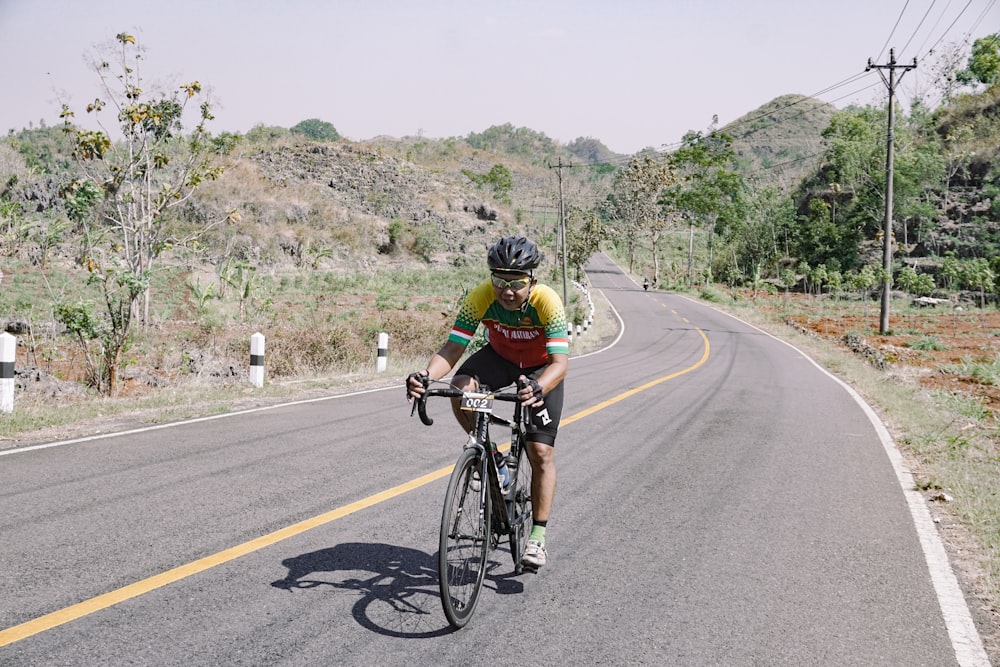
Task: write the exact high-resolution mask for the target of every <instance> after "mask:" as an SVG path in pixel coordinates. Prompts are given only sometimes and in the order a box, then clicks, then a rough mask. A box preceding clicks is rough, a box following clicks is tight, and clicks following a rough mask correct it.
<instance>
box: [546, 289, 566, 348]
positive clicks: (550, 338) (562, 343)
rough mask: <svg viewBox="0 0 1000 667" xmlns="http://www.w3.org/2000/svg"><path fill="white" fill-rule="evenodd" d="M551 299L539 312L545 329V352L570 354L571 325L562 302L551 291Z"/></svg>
mask: <svg viewBox="0 0 1000 667" xmlns="http://www.w3.org/2000/svg"><path fill="white" fill-rule="evenodd" d="M549 292H551V294H550V295H549V298H547V299H545V300H544V301H543V302H542V308H541V310H540V312H539V316H540V317H541V320H542V323H543V326H544V327H545V351H546V352H547V353H548V354H569V330H568V327H569V323H568V322H567V320H566V309H565V307H564V306H563V303H562V300H561V299H560V298H559V296H558V295H557V294H556V293H555V290H552V289H550V290H549Z"/></svg>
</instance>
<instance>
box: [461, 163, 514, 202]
mask: <svg viewBox="0 0 1000 667" xmlns="http://www.w3.org/2000/svg"><path fill="white" fill-rule="evenodd" d="M462 174H464V175H465V177H466V178H468V179H469V180H470V181H472V182H473V183H475V184H476V185H477V186H479V187H485V188H489V190H490V192H492V193H493V196H494V197H496V199H497V200H498V201H501V202H503V203H505V204H510V191H511V189H512V188H513V187H514V177H513V176H512V175H511V173H510V169H508V168H507V167H505V166H503V165H502V164H495V165H493V168H492V169H490V170H489V171H488V172H486V173H485V174H477V173H475V172H474V171H471V170H469V169H463V170H462Z"/></svg>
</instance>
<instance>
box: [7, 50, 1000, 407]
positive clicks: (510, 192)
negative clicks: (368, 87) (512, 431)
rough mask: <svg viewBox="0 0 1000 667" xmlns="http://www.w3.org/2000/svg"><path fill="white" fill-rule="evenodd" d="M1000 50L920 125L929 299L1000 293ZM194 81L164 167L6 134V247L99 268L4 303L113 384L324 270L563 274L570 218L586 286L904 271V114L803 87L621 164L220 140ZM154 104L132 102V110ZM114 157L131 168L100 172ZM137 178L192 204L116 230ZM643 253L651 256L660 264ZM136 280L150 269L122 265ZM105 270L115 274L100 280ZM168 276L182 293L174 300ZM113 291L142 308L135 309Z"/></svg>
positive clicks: (914, 271) (176, 105)
mask: <svg viewBox="0 0 1000 667" xmlns="http://www.w3.org/2000/svg"><path fill="white" fill-rule="evenodd" d="M120 45H121V46H122V47H128V46H130V44H129V43H128V42H127V41H126V42H124V43H121V44H120ZM995 51H996V42H995V41H991V40H981V41H980V42H977V44H976V46H975V47H974V48H973V52H972V55H971V56H970V57H969V60H968V62H967V63H965V64H963V67H962V68H961V70H960V71H955V69H952V70H951V71H950V72H948V73H947V76H949V77H951V79H954V80H955V81H958V80H961V81H964V82H965V86H966V87H965V88H964V89H962V88H961V87H954V88H951V89H950V90H952V91H953V92H952V94H951V96H950V97H949V98H947V99H946V100H945V102H944V103H943V104H942V105H940V106H939V107H937V108H934V109H930V108H927V107H925V106H923V104H921V103H917V104H915V105H914V106H913V107H912V108H911V109H909V110H908V111H901V112H900V116H899V118H898V119H897V123H896V128H897V129H896V165H895V166H896V169H895V212H896V215H895V218H894V220H895V224H894V241H895V259H896V262H895V265H894V267H893V276H892V279H893V280H894V281H895V285H896V286H897V287H900V288H903V289H907V290H910V291H912V292H913V293H914V294H926V295H938V296H947V294H949V293H954V291H955V290H970V291H974V292H975V294H976V296H977V301H978V303H980V304H986V303H989V302H991V301H992V300H994V299H995V298H996V289H997V282H998V281H997V280H996V276H997V273H998V271H1000V265H998V261H1000V260H998V256H1000V252H998V250H1000V246H998V244H1000V225H998V223H997V220H998V217H1000V197H998V194H1000V180H998V169H997V159H996V158H997V152H998V137H1000V128H998V126H997V124H998V122H1000V121H998V115H1000V114H998V105H997V102H998V99H1000V89H998V87H997V85H996V83H995V81H993V77H995V72H994V70H993V69H992V68H991V63H992V62H993V61H992V60H991V58H993V57H994V54H995ZM135 71H138V70H137V69H136V70H135ZM126 83H127V82H126ZM955 85H956V86H958V85H959V84H957V83H956V84H955ZM134 89H135V90H136V91H138V89H139V86H138V84H135V86H134ZM179 91H180V93H181V95H180V97H177V96H170V95H167V96H162V97H159V98H153V99H151V100H149V101H148V102H145V104H146V106H145V107H140V106H135V108H136V109H144V110H145V111H143V112H142V113H139V114H138V115H133V114H130V113H126V114H124V115H122V116H120V118H119V122H122V123H125V130H127V132H126V136H135V137H139V136H140V135H139V134H138V132H143V133H145V134H144V135H143V136H145V137H147V138H148V139H150V140H154V141H158V142H160V144H159V147H156V145H155V144H154V143H147V144H140V145H142V146H152V147H153V148H152V149H151V150H150V152H149V153H148V155H147V157H148V159H147V160H146V161H145V162H144V163H143V164H145V165H147V166H145V167H141V168H138V169H137V168H136V167H134V166H132V167H130V166H128V165H124V164H121V163H113V162H109V160H108V159H107V158H108V157H111V156H120V155H126V154H130V153H129V152H128V148H129V144H128V143H127V142H118V143H113V142H111V141H110V139H107V137H108V134H107V133H91V132H89V131H87V130H83V129H81V128H77V127H75V126H72V125H70V124H67V125H66V126H65V127H62V128H60V127H47V126H44V125H43V126H40V127H36V128H29V129H24V130H22V131H20V132H13V133H11V134H10V136H8V137H7V138H6V140H5V141H4V142H2V143H0V167H2V169H3V179H2V183H0V255H2V256H5V257H7V258H10V259H11V261H14V260H16V261H18V262H26V263H27V264H28V265H31V266H35V267H38V268H39V269H41V270H43V271H44V272H45V274H46V275H47V276H48V277H49V278H50V279H49V280H48V282H49V285H50V286H51V285H52V284H56V283H58V282H59V281H58V280H56V276H57V274H58V275H59V276H60V277H62V276H67V275H70V276H75V278H73V280H71V281H70V284H74V281H75V284H76V286H77V289H73V290H66V291H65V292H64V293H56V292H55V291H54V290H52V289H51V288H50V289H49V290H48V293H42V294H34V295H33V299H32V301H31V307H30V308H23V307H19V306H18V303H22V304H23V303H24V301H23V300H22V301H20V302H14V301H13V299H15V297H13V296H9V295H11V294H12V293H11V292H8V293H7V294H8V297H7V298H8V299H9V300H7V301H0V306H3V311H4V315H5V316H6V317H7V318H9V319H19V320H24V321H28V320H41V321H45V322H52V324H53V326H55V327H56V328H58V327H59V326H62V327H69V331H70V332H71V333H72V334H74V335H75V336H77V338H78V339H80V338H82V339H83V340H84V341H85V345H84V351H85V352H86V353H87V354H92V353H95V352H96V350H95V349H94V348H100V351H99V354H98V357H101V358H103V360H104V361H103V367H102V368H98V366H99V365H100V364H97V363H95V364H94V366H95V373H96V374H92V377H91V379H90V382H91V383H92V384H93V385H94V386H101V387H102V388H104V389H105V390H107V389H108V388H109V387H110V386H111V385H112V384H113V379H114V377H115V375H116V371H113V370H111V369H112V368H113V367H114V366H115V365H116V364H117V363H119V362H117V361H116V359H117V358H120V354H117V356H116V353H115V352H114V351H113V350H114V348H115V347H116V346H119V345H120V346H121V347H122V349H121V350H119V353H120V352H122V351H124V348H125V347H127V346H128V339H129V336H128V327H124V326H123V325H124V324H125V323H126V322H127V321H131V320H129V319H128V318H131V317H133V316H136V319H137V321H139V322H140V323H141V324H142V325H143V327H144V328H146V327H148V326H149V325H157V324H159V323H162V322H164V321H169V320H175V319H178V320H185V321H190V320H192V319H194V320H197V319H199V318H203V319H205V320H206V321H208V320H211V321H212V322H215V323H216V324H215V325H217V326H221V325H224V324H225V320H226V316H225V315H224V313H225V312H226V311H227V308H224V307H223V305H224V304H223V303H222V302H224V301H226V300H234V299H235V302H234V303H235V304H236V305H235V306H234V308H233V311H234V312H235V313H236V314H237V316H238V318H240V319H242V320H247V319H250V318H251V317H252V316H253V317H257V318H261V317H264V314H265V313H266V312H267V310H268V307H267V304H268V303H272V304H273V303H275V302H276V300H277V299H278V294H277V292H276V290H275V288H274V285H280V284H281V281H282V280H283V279H284V278H285V277H286V276H290V275H296V274H300V273H302V272H310V273H317V274H321V275H322V274H333V275H336V276H344V275H350V274H352V273H357V272H363V273H369V274H373V273H376V272H378V271H380V270H383V269H390V270H391V269H392V268H407V269H412V268H417V267H421V266H423V267H438V268H446V267H450V268H452V269H454V268H457V267H464V266H466V265H471V266H475V257H477V256H479V255H481V253H482V252H483V251H484V250H485V248H486V247H487V245H488V244H489V243H490V242H491V240H493V239H495V238H496V237H497V236H498V235H499V234H502V233H510V232H515V231H517V232H524V233H527V234H529V235H531V236H532V237H534V238H535V239H536V240H538V241H539V242H540V243H541V244H542V245H543V247H544V248H545V249H546V254H547V255H548V257H549V260H550V261H549V263H548V265H547V266H548V270H550V271H551V272H552V276H551V277H552V278H553V279H554V280H558V279H559V278H560V276H559V275H558V274H559V271H560V269H561V265H562V262H561V252H562V247H561V244H560V236H559V229H558V227H559V224H558V223H559V216H560V211H562V212H563V213H564V215H565V219H566V224H567V227H568V228H569V230H570V238H569V240H568V243H567V259H568V264H569V267H570V269H569V270H570V273H571V274H572V276H573V277H582V274H581V269H582V266H583V265H584V264H585V263H586V260H587V258H588V257H589V254H588V253H590V252H593V251H594V250H595V249H597V248H600V247H606V248H607V247H611V246H617V247H620V248H622V249H623V250H624V256H626V257H629V258H630V261H629V263H630V268H631V269H632V270H633V271H635V272H637V273H641V274H648V275H650V277H651V278H652V279H653V280H654V281H655V282H656V283H657V284H659V285H666V286H675V287H690V286H695V285H704V284H708V283H711V282H713V281H716V280H722V281H724V282H726V283H727V284H729V285H732V286H749V287H752V288H754V289H771V290H779V289H791V288H797V289H803V290H808V291H810V292H814V293H815V292H823V291H829V292H833V293H837V294H843V293H847V292H854V293H858V294H865V295H868V296H869V297H870V296H872V295H873V294H875V293H877V287H878V285H879V284H880V282H881V279H882V278H884V276H882V275H881V271H882V268H881V264H880V246H881V236H880V235H881V230H882V215H883V210H884V204H885V202H884V194H883V193H884V190H885V164H884V161H885V141H886V140H885V134H886V120H887V119H886V117H885V110H884V109H883V108H881V107H880V106H878V105H869V106H852V107H849V108H846V109H843V110H839V111H838V110H835V109H833V108H832V107H831V106H830V105H827V104H825V103H822V102H819V101H817V100H813V99H810V98H805V97H801V96H795V95H789V96H784V97H780V98H778V99H776V100H773V101H772V102H770V103H768V104H766V105H764V106H763V107H761V108H760V109H757V110H754V111H752V112H750V113H748V114H746V115H745V116H743V117H742V118H740V119H738V120H737V121H736V122H734V123H732V124H730V125H729V126H727V127H725V128H717V127H715V126H714V124H712V125H710V126H709V127H707V128H706V129H705V130H702V131H694V130H693V131H691V132H688V133H687V134H686V135H685V136H684V137H683V139H682V140H681V142H680V143H679V144H678V145H677V146H676V147H674V148H673V149H672V150H669V151H666V152H659V151H654V150H645V151H642V152H641V153H639V154H637V155H635V156H619V155H615V154H613V153H611V152H610V151H608V150H607V148H606V147H605V146H604V145H603V144H602V143H601V142H600V141H599V140H597V139H594V138H590V137H581V138H578V139H576V140H575V141H573V142H571V143H570V144H568V145H565V146H564V145H561V144H560V143H559V142H557V141H554V140H552V139H550V138H549V137H547V136H545V135H544V134H542V133H539V132H536V131H533V130H530V129H528V128H523V127H522V128H518V127H514V126H513V125H511V124H509V123H508V124H504V125H498V126H494V127H491V128H487V129H485V130H484V131H482V132H479V133H471V134H469V135H468V136H466V137H452V138H448V139H442V140H428V139H425V138H423V137H407V138H402V139H393V138H390V137H380V138H379V139H378V140H373V141H372V142H361V143H354V142H349V141H346V140H344V139H342V138H340V136H339V134H338V133H337V131H336V129H335V127H334V126H333V124H332V123H330V122H328V121H325V120H321V119H317V118H310V119H307V120H303V121H302V122H300V123H298V124H297V125H296V126H294V127H292V128H280V127H264V126H259V127H256V128H254V129H253V130H251V131H250V132H248V133H246V134H245V135H240V134H232V133H221V134H218V135H212V134H210V133H209V132H208V129H207V126H206V125H205V122H206V121H208V120H210V111H209V109H208V108H207V107H204V106H203V107H202V110H201V113H202V117H201V119H200V121H199V122H198V124H197V126H196V128H195V131H194V132H193V133H190V134H183V133H182V129H181V128H180V126H179V119H180V117H179V115H177V114H179V113H180V111H181V109H182V106H183V103H184V102H186V101H187V99H188V97H186V96H187V95H188V94H189V93H190V94H196V93H197V89H196V88H195V87H193V84H192V87H186V88H182V89H179ZM140 95H141V93H138V92H137V93H136V96H137V98H138V97H139V96H140ZM142 102H143V101H142V100H140V99H135V100H133V99H132V98H131V97H130V96H129V89H128V88H126V89H125V90H124V101H123V102H122V103H121V104H120V108H122V109H125V108H131V107H129V105H138V104H140V103H142ZM95 111H96V109H95ZM143 113H145V114H146V115H143ZM65 120H66V121H68V122H71V121H72V117H70V116H67V117H66V119H65ZM64 130H69V132H66V131H64ZM129 132H132V134H129ZM96 164H103V165H105V166H106V167H107V168H108V170H107V171H106V172H105V173H104V174H96V173H94V172H93V170H89V171H88V166H94V165H96ZM183 165H190V166H189V167H184V168H183V169H187V171H184V170H183V169H182V170H181V171H177V167H179V166H183ZM194 167H197V169H195V170H192V169H194ZM128 173H132V174H135V175H136V176H142V175H143V174H162V175H166V174H170V173H174V174H180V175H182V176H183V178H182V179H181V180H180V181H177V182H176V184H175V187H174V189H173V190H171V189H169V188H167V189H162V188H163V187H164V186H166V185H167V181H166V180H163V179H161V180H158V181H156V182H155V187H154V188H153V190H150V191H149V192H148V193H147V194H149V195H150V196H149V197H146V199H145V200H144V201H149V202H155V203H156V205H155V206H153V207H151V208H149V209H147V210H145V211H143V210H140V209H136V213H137V214H138V217H137V218H136V220H140V221H143V224H148V225H149V226H148V227H146V228H145V229H147V230H148V233H146V234H139V235H136V234H133V233H131V232H129V231H127V228H126V227H124V226H121V225H120V226H119V227H118V229H119V231H118V232H117V234H115V235H112V236H104V235H103V234H106V233H107V232H108V231H109V230H113V229H114V225H113V224H112V223H114V221H115V220H118V221H123V220H126V218H124V217H123V216H122V214H121V213H115V212H114V211H116V210H117V211H125V210H126V209H127V208H128V207H129V206H134V205H137V204H138V203H139V202H140V201H143V198H142V197H139V196H138V193H137V191H129V190H127V189H124V188H122V187H121V186H122V184H124V183H126V181H122V180H121V175H122V174H128ZM209 178H217V180H214V181H209V180H207V179H209ZM116 179H117V180H116ZM153 184H154V183H153V182H151V185H153ZM195 185H197V186H198V187H197V188H193V187H190V186H195ZM154 190H155V192H154ZM130 192H133V193H134V194H129V193H130ZM560 195H561V197H562V200H561V201H560ZM116 197H117V198H118V199H116ZM116 201H117V202H118V203H117V204H116V203H115V202H116ZM115 206H117V207H118V208H114V207H115ZM122 207H124V208H122ZM221 221H224V222H225V224H218V223H219V222H221ZM129 229H131V228H129ZM136 229H142V228H140V227H136ZM98 230H101V234H97V231H98ZM133 242H135V243H138V244H139V245H138V246H136V247H135V248H134V249H132V246H130V245H129V244H130V243H133ZM640 248H641V249H643V252H642V253H640V255H639V256H641V257H646V258H648V261H649V265H645V264H643V263H642V261H640V260H637V259H636V258H637V254H636V252H637V249H640ZM137 253H139V254H138V255H137ZM129 257H131V258H133V259H131V260H129V259H128V258H129ZM136 257H139V259H135V258H136ZM115 258H117V259H115ZM112 260H114V261H112ZM130 261H131V262H133V263H132V264H130V263H129V262H130ZM125 266H131V267H134V268H132V269H129V273H127V274H126V273H122V272H121V271H120V270H119V269H118V268H115V271H118V272H117V273H112V272H111V271H112V268H113V267H125ZM93 275H97V276H98V277H102V276H103V279H101V280H97V281H94V282H92V283H88V277H90V276H93ZM126 277H128V280H126V279H125V278H126ZM133 278H134V279H133ZM102 284H103V285H104V286H105V291H103V292H102V291H101V290H100V289H98V288H99V287H100V285H102ZM150 284H160V285H170V286H171V287H169V288H167V289H170V290H177V289H180V292H181V293H180V294H177V293H176V292H174V293H171V294H169V295H167V294H164V295H162V296H161V297H158V296H157V292H156V291H155V290H154V291H152V292H150V291H148V289H147V287H148V285H150ZM178 285H179V286H180V287H178ZM112 286H113V287H115V288H116V289H119V290H122V291H121V292H118V293H119V294H120V295H121V298H118V297H115V298H111V297H112V296H113V295H114V294H115V293H116V292H113V291H108V289H107V288H108V287H112ZM129 286H130V287H129ZM268 286H270V288H269V287H268ZM161 289H163V288H161ZM146 295H150V297H149V301H148V302H147V300H146V299H145V298H144V297H145V296H146ZM177 296H181V297H183V298H182V299H179V300H178V299H176V298H169V297H177ZM109 299H110V300H109ZM171 301H175V302H176V304H175V305H171ZM122 304H129V305H128V307H127V308H125V307H123V306H122ZM213 312H215V314H214V315H211V313H213ZM254 313H256V315H252V314H254ZM116 322H117V324H116ZM116 327H117V329H116ZM116 330H117V332H118V333H117V334H114V335H112V334H113V332H115V331H116ZM102 336H103V338H102ZM109 336H111V337H110V338H109ZM115 336H116V337H115ZM116 341H117V342H116ZM102 355H104V356H102ZM107 355H110V356H107ZM96 371H100V372H96Z"/></svg>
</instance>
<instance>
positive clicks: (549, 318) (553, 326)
mask: <svg viewBox="0 0 1000 667" xmlns="http://www.w3.org/2000/svg"><path fill="white" fill-rule="evenodd" d="M480 323H482V324H483V326H484V327H485V328H486V338H487V340H488V341H489V343H490V347H492V348H493V349H494V350H496V352H497V354H499V355H500V356H501V357H503V358H504V359H506V360H508V361H510V362H511V363H514V364H517V365H518V366H519V367H520V368H536V367H538V366H544V365H545V364H547V363H549V355H550V354H569V337H568V334H567V328H566V311H565V309H564V308H563V304H562V301H561V300H560V299H559V296H558V295H557V294H556V293H555V290H553V289H552V288H551V287H549V286H547V285H540V284H539V285H535V286H534V287H532V288H531V292H530V294H529V295H528V301H527V303H526V304H525V307H524V308H523V309H518V310H513V311H512V310H507V309H506V308H504V307H503V306H502V305H500V303H499V302H498V301H497V300H496V295H495V294H494V292H493V284H492V283H491V282H490V281H489V280H487V281H486V282H484V283H482V284H480V285H478V286H476V287H475V288H474V289H473V290H472V291H471V292H469V294H468V295H467V296H466V297H465V301H463V302H462V307H461V309H460V310H459V313H458V317H457V318H456V319H455V326H453V327H452V329H451V333H450V334H449V336H448V340H450V341H453V342H455V343H459V344H460V345H468V344H469V341H471V340H472V337H473V336H474V335H475V334H476V329H477V328H478V326H479V324H480Z"/></svg>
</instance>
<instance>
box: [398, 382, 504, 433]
mask: <svg viewBox="0 0 1000 667" xmlns="http://www.w3.org/2000/svg"><path fill="white" fill-rule="evenodd" d="M518 384H520V383H518ZM477 391H480V392H485V393H489V392H490V390H489V388H488V387H480V388H479V389H478V390H477ZM464 394H465V392H464V391H462V390H461V389H455V388H454V387H448V388H447V389H427V390H426V391H424V393H423V395H422V396H421V397H420V398H417V399H414V401H415V402H414V406H413V409H415V410H416V411H417V413H418V414H419V415H420V421H422V422H423V423H424V424H426V425H427V426H430V425H431V424H433V423H434V420H433V419H432V418H431V417H430V415H428V414H427V399H428V398H429V397H431V396H447V397H449V398H461V397H462V396H463V395H464ZM493 398H494V400H497V401H508V402H510V403H516V402H517V401H519V400H520V399H519V398H518V397H517V394H516V393H513V394H511V393H497V392H494V393H493ZM412 414H413V410H410V415H412Z"/></svg>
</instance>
